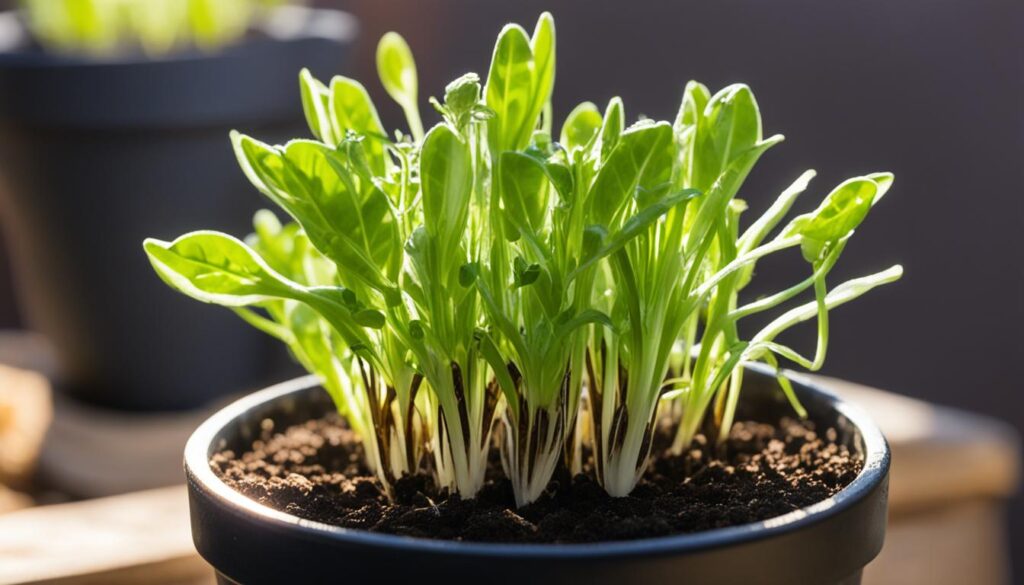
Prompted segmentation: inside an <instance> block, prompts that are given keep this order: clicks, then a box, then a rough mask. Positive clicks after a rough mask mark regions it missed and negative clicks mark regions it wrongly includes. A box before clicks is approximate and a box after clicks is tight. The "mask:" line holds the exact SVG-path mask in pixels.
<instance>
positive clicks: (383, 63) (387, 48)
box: [377, 32, 423, 140]
mask: <svg viewBox="0 0 1024 585" xmlns="http://www.w3.org/2000/svg"><path fill="white" fill-rule="evenodd" d="M377 74H378V75H379V76H380V82H381V84H382V85H383V86H384V90H385V91H387V92H388V95H390V96H391V99H393V100H395V102H397V103H398V105H400V106H401V107H402V110H404V111H405V116H406V119H407V120H408V122H409V130H410V131H411V132H412V135H413V136H414V137H415V138H416V139H417V140H419V139H421V138H422V137H423V123H422V122H421V121H420V114H419V104H418V99H419V98H418V85H419V82H418V80H417V75H416V61H415V60H413V58H412V51H411V50H410V49H409V45H408V43H406V42H405V39H403V38H402V36H401V35H399V34H398V33H395V32H389V33H386V34H385V35H384V36H382V37H381V39H380V42H379V43H378V44H377Z"/></svg>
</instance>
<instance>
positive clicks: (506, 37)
mask: <svg viewBox="0 0 1024 585" xmlns="http://www.w3.org/2000/svg"><path fill="white" fill-rule="evenodd" d="M533 84H534V75H533V51H532V49H531V47H530V38H529V37H528V36H527V35H526V31H525V30H523V28H522V27H521V26H519V25H514V24H509V25H506V26H505V28H503V29H502V30H501V33H500V34H499V35H498V42H497V43H496V44H495V46H494V55H493V56H492V58H491V68H490V71H489V72H488V75H487V86H486V88H485V89H484V96H485V98H484V99H485V100H486V103H487V107H489V108H491V109H492V110H494V114H495V115H494V117H493V118H491V119H490V120H488V121H487V140H488V143H489V144H490V149H491V152H492V153H495V155H497V154H498V153H501V152H504V151H506V150H522V149H523V148H526V145H527V144H529V141H530V135H531V134H532V132H533V128H534V127H535V126H536V122H537V119H536V114H534V115H533V118H532V119H531V117H530V116H531V113H532V112H533V107H534V106H533V104H534V102H535V99H534V95H535V94H534V91H535V90H534V87H533ZM539 113H540V112H539V111H538V112H537V114H539Z"/></svg>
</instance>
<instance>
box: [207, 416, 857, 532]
mask: <svg viewBox="0 0 1024 585" xmlns="http://www.w3.org/2000/svg"><path fill="white" fill-rule="evenodd" d="M262 435H263V436H262V438H261V439H260V440H257V441H255V442H254V443H253V444H252V450H251V451H249V452H246V453H244V454H242V455H241V456H239V455H238V454H236V453H234V452H232V451H224V452H221V453H218V454H217V455H215V456H214V457H213V459H212V460H211V462H210V463H211V466H212V467H213V469H214V471H215V472H216V473H217V475H219V476H220V477H221V478H222V479H224V480H225V481H226V482H227V483H228V484H229V485H230V486H232V487H234V488H235V489H237V490H238V491H240V492H242V493H244V494H245V495H247V496H249V497H250V498H252V499H255V500H257V501H259V502H261V503H263V504H265V505H267V506H270V507H272V508H275V509H277V510H281V511H284V512H287V513H289V514H293V515H295V516H299V517H301V518H306V519H310V520H316V521H319V522H324V523H327V524H336V525H339V526H345V527H348V528H356V529H361V530H368V531H372V532H386V533H391V534H402V535H408V536H416V537H424V538H440V539H452V540H467V541H486V542H536V543H548V542H595V541H609V540H628V539H638V538H650V537H657V536H665V535H670V534H678V533H684V532H696V531H701V530H707V529H711V528H720V527H726V526H736V525H739V524H745V523H749V522H755V521H759V520H765V519H768V518H772V517H775V516H779V515H782V514H785V513H787V512H790V511H792V510H796V509H798V508H802V507H805V506H808V505H811V504H814V503H816V502H819V501H821V500H823V499H825V498H827V497H829V496H831V495H833V494H835V493H836V492H838V491H839V490H840V489H842V488H843V487H844V486H846V485H847V484H848V483H850V481H852V480H853V478H854V477H856V475H857V473H859V471H860V468H861V466H862V461H861V460H860V458H859V456H857V455H855V454H853V453H851V452H849V451H848V450H847V449H846V447H843V446H841V445H838V444H836V442H835V437H836V433H835V431H834V430H832V429H826V430H824V432H822V433H820V434H819V433H817V432H815V429H814V427H813V425H812V424H811V423H808V422H804V421H797V420H792V419H782V420H781V421H779V423H778V424H777V425H769V424H763V423H756V422H740V423H737V424H736V425H735V426H734V427H733V429H732V432H731V433H730V435H729V438H728V441H727V443H726V445H725V447H724V449H709V448H707V447H706V445H707V441H706V439H705V438H704V436H700V435H699V436H698V437H697V439H696V441H695V442H694V448H693V449H692V450H691V451H690V452H689V453H687V454H685V455H682V456H671V455H667V454H665V453H663V452H662V453H655V454H654V455H653V460H652V463H651V466H650V468H649V470H648V472H647V474H646V476H645V477H644V479H643V480H642V481H641V482H640V484H639V485H638V486H637V488H636V489H635V490H634V491H633V493H632V494H630V496H628V497H625V498H612V497H609V496H608V495H606V494H605V493H604V491H603V490H602V489H601V487H600V486H599V485H598V484H597V482H596V481H595V480H594V479H593V478H592V477H591V476H589V475H587V474H580V475H577V476H575V477H572V478H570V477H569V476H568V473H567V472H564V471H563V473H562V474H561V475H560V476H556V478H555V479H554V480H553V481H552V482H551V484H550V486H549V487H548V491H547V492H546V493H545V495H544V496H542V497H541V499H540V500H538V501H537V502H535V503H533V504H531V505H529V506H526V507H524V508H521V509H518V510H517V509H516V507H515V503H514V501H513V497H512V487H511V484H510V483H509V482H508V480H506V479H505V478H504V477H503V474H502V472H501V464H500V461H499V460H498V458H497V456H496V455H495V456H494V457H492V458H491V460H492V463H491V468H490V469H489V470H488V481H487V483H486V485H485V486H484V488H483V489H482V490H481V492H480V493H479V495H478V497H477V498H475V499H472V500H463V499H461V498H459V497H458V496H455V495H448V494H447V493H443V492H440V491H439V490H437V489H436V487H435V486H434V485H433V483H432V481H431V479H430V478H429V476H427V475H416V476H413V477H404V478H402V479H400V480H399V481H398V484H397V486H396V490H395V491H396V501H395V502H394V503H391V502H389V501H388V500H387V498H386V497H385V496H384V493H383V490H382V489H381V486H380V484H379V483H378V482H377V480H376V479H375V478H374V477H373V476H372V475H370V474H369V473H368V472H367V470H366V469H365V468H364V466H363V465H362V463H361V461H360V457H361V455H360V447H359V444H358V442H357V441H356V440H355V437H354V435H353V433H352V432H351V431H349V430H348V429H346V428H345V427H344V426H343V423H342V422H341V420H340V419H339V418H338V417H337V416H335V415H331V416H328V417H325V418H323V419H317V420H311V421H309V422H307V423H305V424H303V425H298V426H292V427H289V428H287V429H282V430H275V429H274V427H273V424H272V422H271V421H269V420H266V421H264V425H263V433H262ZM712 451H715V453H713V452H712Z"/></svg>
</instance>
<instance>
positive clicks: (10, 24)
mask: <svg viewBox="0 0 1024 585" xmlns="http://www.w3.org/2000/svg"><path fill="white" fill-rule="evenodd" d="M273 11H274V13H275V16H279V15H281V14H286V15H288V17H287V20H288V23H287V25H286V26H284V27H281V26H277V25H275V24H274V22H275V21H274V19H273V18H267V19H262V20H258V21H256V22H254V23H252V25H251V27H250V29H249V30H250V32H255V33H258V36H256V37H248V38H247V37H242V38H241V39H238V40H237V41H236V42H232V43H228V44H226V45H224V46H223V47H218V48H216V49H213V50H211V51H205V52H204V51H201V50H199V49H198V48H195V47H185V48H181V49H175V50H171V51H169V52H168V53H166V54H162V55H147V54H146V53H143V52H142V51H141V50H132V51H129V52H124V53H114V54H112V55H102V56H90V55H87V54H80V53H51V52H49V51H46V50H43V49H41V48H38V47H35V46H32V45H31V43H32V37H31V32H29V30H28V25H27V24H26V23H25V20H24V18H23V14H24V13H23V11H22V10H20V9H13V10H3V11H0V65H2V66H3V67H9V68H26V69H39V68H68V67H74V68H81V67H88V68H92V69H111V68H115V69H116V68H121V67H140V66H145V67H160V66H167V65H171V64H174V63H189V62H193V61H202V60H210V59H225V58H227V59H230V58H232V57H233V56H234V55H235V54H237V53H240V52H243V51H245V50H247V48H249V47H252V46H258V45H261V44H266V43H279V42H284V43H294V42H301V41H309V40H325V41H330V42H335V43H351V42H353V41H354V40H355V39H356V37H357V36H358V35H359V21H358V20H357V19H356V18H355V16H353V15H352V14H350V13H348V12H345V11H343V10H339V9H336V8H315V7H311V6H301V5H292V6H279V7H277V8H274V9H273ZM324 18H327V19H328V21H327V22H326V23H323V22H322V21H323V19H324ZM318 21H319V22H318ZM277 22H280V19H278V21H277Z"/></svg>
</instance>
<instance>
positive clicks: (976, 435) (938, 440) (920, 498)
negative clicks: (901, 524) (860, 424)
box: [808, 376, 1021, 515]
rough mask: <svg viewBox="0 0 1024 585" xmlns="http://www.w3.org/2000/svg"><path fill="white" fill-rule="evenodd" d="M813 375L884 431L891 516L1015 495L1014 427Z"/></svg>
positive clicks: (1017, 446)
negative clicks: (888, 457)
mask: <svg viewBox="0 0 1024 585" xmlns="http://www.w3.org/2000/svg"><path fill="white" fill-rule="evenodd" d="M808 377H809V378H811V379H813V380H815V381H817V382H819V383H820V384H822V385H823V386H824V387H826V388H829V389H831V390H832V391H834V392H836V393H837V394H839V395H841V396H843V397H844V398H847V399H848V400H849V401H851V402H852V403H854V404H856V405H857V406H859V407H861V408H863V409H865V410H867V411H868V413H869V414H870V415H871V417H872V418H873V419H874V420H875V422H876V423H877V424H878V426H879V427H880V428H881V429H882V433H883V434H885V437H886V439H888V441H889V445H890V447H891V449H892V461H893V465H892V473H891V476H890V481H889V510H890V513H891V514H893V515H904V514H914V513H916V512H918V511H921V510H930V509H935V508H937V507H940V506H943V505H945V504H949V503H952V502H960V501H965V500H972V499H986V498H988V499H1003V498H1007V497H1010V496H1012V495H1015V494H1016V493H1017V490H1018V486H1019V485H1020V476H1021V444H1020V437H1018V435H1017V433H1016V431H1014V429H1013V428H1012V427H1011V426H1010V425H1008V424H1006V423H1004V422H1001V421H997V420H993V419H991V418H988V417H983V416H979V415H975V414H971V413H968V412H964V411H961V410H955V409H952V408H943V407H939V406H934V405H931V404H928V403H926V402H922V401H920V400H914V399H912V398H906V397H904V396H900V395H898V394H892V393H890V392H884V391H882V390H877V389H875V388H869V387H867V386H863V385H860V384H854V383H852V382H846V381H843V380H836V379H834V378H825V377H815V376H808Z"/></svg>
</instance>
